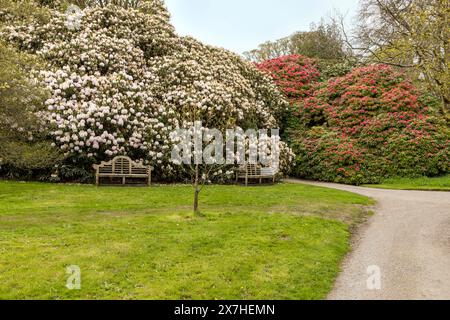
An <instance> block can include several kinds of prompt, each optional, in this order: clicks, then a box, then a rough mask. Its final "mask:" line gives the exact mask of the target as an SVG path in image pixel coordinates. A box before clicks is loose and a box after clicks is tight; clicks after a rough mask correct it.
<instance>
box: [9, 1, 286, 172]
mask: <svg viewBox="0 0 450 320" xmlns="http://www.w3.org/2000/svg"><path fill="white" fill-rule="evenodd" d="M49 10H50V13H51V18H50V20H49V21H48V22H46V23H42V22H38V21H31V22H28V23H26V24H23V25H20V24H19V25H14V24H12V25H9V26H8V27H6V28H4V29H3V30H2V32H1V36H2V38H3V39H4V40H6V41H8V43H10V44H13V45H15V46H16V47H17V48H19V49H20V50H22V51H25V52H28V53H33V54H36V55H38V56H39V57H41V58H43V59H44V61H45V62H46V67H45V70H38V71H37V72H36V74H35V75H30V76H33V77H35V78H36V80H37V81H39V82H40V83H42V84H43V85H44V86H45V87H46V88H47V89H48V91H49V93H50V95H51V96H50V97H49V98H48V100H46V102H45V109H44V111H40V114H39V116H40V118H41V119H42V120H43V123H44V124H45V126H47V128H49V129H50V132H51V135H52V139H53V141H54V146H55V148H59V149H60V150H61V151H62V152H63V153H64V155H65V156H66V160H65V161H66V162H68V163H71V164H72V165H74V166H78V167H79V168H84V169H85V170H89V169H90V167H91V165H92V164H93V163H98V162H100V161H103V160H108V159H110V158H112V157H114V156H117V155H128V156H130V157H132V158H133V159H136V160H141V161H143V162H145V163H148V164H151V165H153V166H154V167H155V173H156V175H157V177H159V179H161V180H172V181H173V180H176V179H179V177H180V175H181V176H182V175H183V168H182V167H181V166H176V165H174V164H173V163H171V162H170V151H171V149H172V142H171V140H170V138H169V136H170V133H171V132H172V131H173V130H175V129H176V128H179V127H182V126H183V125H184V124H185V123H192V122H193V121H202V123H203V125H204V126H205V127H208V128H218V129H220V130H225V129H227V128H234V127H237V126H239V127H242V128H243V129H247V128H250V127H251V128H268V129H270V128H277V127H278V126H279V120H280V119H281V117H282V116H283V114H284V113H285V111H286V109H287V104H286V101H285V100H284V99H283V97H282V95H281V94H280V93H279V91H278V90H277V89H276V87H275V85H274V84H273V83H272V82H271V80H270V79H269V78H268V77H267V76H266V75H264V74H262V73H261V72H260V71H258V70H257V69H256V68H255V67H254V66H253V65H252V64H251V63H248V62H246V61H244V60H243V59H241V58H240V57H239V56H237V55H235V54H233V53H231V52H228V51H226V50H223V49H218V48H214V47H210V46H207V45H204V44H202V43H200V42H198V41H196V40H195V39H192V38H189V37H180V36H178V35H177V34H176V33H175V30H174V28H173V27H172V25H171V24H170V23H169V14H168V12H167V10H166V9H165V7H164V5H163V4H162V2H161V1H159V0H158V1H155V0H153V1H147V2H146V3H145V5H144V6H143V8H141V9H140V10H136V9H130V8H128V9H125V8H121V7H117V6H113V5H108V6H106V7H88V8H85V9H84V10H82V12H81V14H80V15H79V17H80V21H79V23H78V25H77V27H76V28H69V27H68V25H67V21H68V17H67V14H65V13H64V12H60V11H57V10H53V9H49ZM281 150H282V151H283V152H282V155H281V161H280V162H281V163H282V164H283V168H289V166H290V161H291V160H292V158H293V154H292V152H291V151H290V149H289V148H287V147H286V146H285V145H283V146H282V148H281Z"/></svg>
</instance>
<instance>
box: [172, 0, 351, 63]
mask: <svg viewBox="0 0 450 320" xmlns="http://www.w3.org/2000/svg"><path fill="white" fill-rule="evenodd" d="M165 1H166V5H167V7H168V9H169V11H170V14H171V16H172V23H173V24H174V25H175V28H176V30H177V32H178V33H179V34H181V35H190V36H193V37H194V38H196V39H198V40H201V41H202V42H204V43H207V44H211V45H215V46H219V47H224V48H226V49H229V50H231V51H234V52H236V53H239V54H241V53H242V52H244V51H248V50H251V49H255V48H256V47H257V46H258V45H259V44H261V43H263V42H266V41H268V40H276V39H279V38H283V37H285V36H288V35H290V34H292V33H294V32H295V31H307V30H309V27H310V25H311V23H313V22H319V21H320V18H321V17H324V18H326V17H327V16H330V15H331V14H332V13H333V11H334V10H338V11H339V12H341V13H344V14H347V22H348V23H351V21H352V17H353V16H354V15H355V12H356V10H357V8H358V0H165Z"/></svg>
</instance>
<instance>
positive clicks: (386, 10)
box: [347, 0, 450, 114]
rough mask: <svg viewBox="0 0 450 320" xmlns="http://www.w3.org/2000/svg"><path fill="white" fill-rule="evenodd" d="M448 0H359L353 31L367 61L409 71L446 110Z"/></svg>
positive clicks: (449, 35) (355, 45) (448, 102)
mask: <svg viewBox="0 0 450 320" xmlns="http://www.w3.org/2000/svg"><path fill="white" fill-rule="evenodd" d="M449 20H450V0H362V2H361V8H360V12H359V24H358V27H357V32H356V36H355V38H353V39H349V38H347V41H348V42H349V43H352V46H353V48H354V49H355V50H356V51H358V52H359V54H360V55H361V56H362V57H363V58H364V59H365V60H367V61H369V62H377V63H380V62H381V63H384V64H388V65H393V66H397V67H400V68H404V69H407V70H409V71H410V72H411V73H412V74H413V75H414V76H415V78H416V79H417V80H418V81H421V82H423V84H424V85H425V86H426V87H427V89H428V90H430V91H432V92H433V93H434V94H435V95H436V96H438V97H439V98H440V99H441V101H442V108H441V111H442V113H443V114H447V113H448V112H449V110H450V89H449V83H450V73H449V65H450V60H449V49H450V48H449V40H450V21H449Z"/></svg>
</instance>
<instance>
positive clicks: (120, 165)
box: [93, 156, 153, 186]
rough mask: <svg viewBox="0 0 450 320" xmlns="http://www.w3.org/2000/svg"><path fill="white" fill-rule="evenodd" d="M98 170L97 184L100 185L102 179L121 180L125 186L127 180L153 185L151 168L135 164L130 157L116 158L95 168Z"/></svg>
mask: <svg viewBox="0 0 450 320" xmlns="http://www.w3.org/2000/svg"><path fill="white" fill-rule="evenodd" d="M93 167H94V169H95V170H96V175H95V184H96V185H97V186H98V185H99V184H100V179H101V178H110V181H112V180H113V178H120V179H121V184H122V185H125V184H126V182H127V179H128V180H129V179H145V180H146V184H147V185H151V183H152V170H153V168H152V167H150V166H145V165H143V164H142V163H138V162H134V161H133V160H131V159H130V158H129V157H124V156H120V157H115V158H114V159H112V160H111V161H108V162H102V163H101V164H96V165H94V166H93Z"/></svg>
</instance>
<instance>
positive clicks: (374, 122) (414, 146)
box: [291, 65, 450, 184]
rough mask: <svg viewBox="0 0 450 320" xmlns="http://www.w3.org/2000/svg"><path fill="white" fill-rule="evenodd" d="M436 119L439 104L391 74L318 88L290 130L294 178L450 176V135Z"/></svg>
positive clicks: (372, 69) (372, 71)
mask: <svg viewBox="0 0 450 320" xmlns="http://www.w3.org/2000/svg"><path fill="white" fill-rule="evenodd" d="M434 114H435V113H434V106H433V100H432V99H430V98H427V97H425V96H423V95H421V94H420V93H419V92H418V91H417V89H416V88H415V87H414V86H413V85H412V84H411V83H410V81H408V80H406V79H405V78H404V76H403V75H402V74H400V73H397V72H395V71H394V70H393V69H392V68H391V67H388V66H384V65H373V66H368V67H363V68H357V69H354V70H353V71H352V72H350V73H349V74H348V75H346V76H344V77H339V78H334V79H331V80H329V81H328V82H326V83H322V84H317V85H316V88H315V90H314V92H313V93H312V95H311V96H310V97H308V98H306V99H304V100H303V101H302V103H300V104H299V105H298V109H297V112H296V117H297V121H298V125H297V128H296V129H294V130H291V136H292V137H291V138H292V141H293V146H294V151H295V152H296V153H298V158H297V166H296V169H295V171H296V174H297V176H300V177H307V178H313V179H319V180H325V181H335V182H343V183H354V184H361V183H375V182H379V181H380V180H382V179H383V178H387V177H391V176H422V175H426V176H435V175H439V174H442V173H445V172H448V171H449V169H450V168H449V165H450V130H449V128H448V126H447V125H446V123H445V121H444V120H443V119H439V118H437V117H436V116H434Z"/></svg>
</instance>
